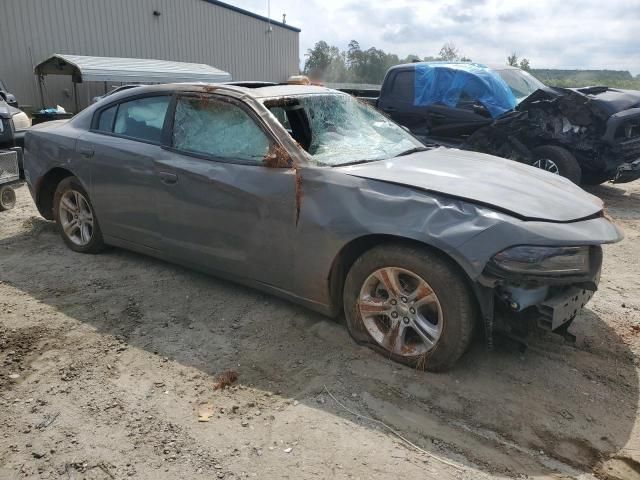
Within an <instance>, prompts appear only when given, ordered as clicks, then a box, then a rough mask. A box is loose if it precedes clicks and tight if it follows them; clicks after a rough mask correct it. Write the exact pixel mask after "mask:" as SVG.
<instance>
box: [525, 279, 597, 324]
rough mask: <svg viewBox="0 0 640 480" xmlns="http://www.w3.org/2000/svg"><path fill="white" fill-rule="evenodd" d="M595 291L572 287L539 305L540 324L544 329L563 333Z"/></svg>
mask: <svg viewBox="0 0 640 480" xmlns="http://www.w3.org/2000/svg"><path fill="white" fill-rule="evenodd" d="M593 294H594V292H593V291H591V290H586V289H583V288H578V287H570V288H569V289H568V290H566V291H564V292H563V293H562V294H560V295H557V296H555V297H552V298H550V299H548V300H545V301H544V302H542V303H540V304H539V305H537V309H538V314H539V316H538V326H540V327H541V328H543V329H544V330H549V331H551V332H554V333H560V334H563V335H564V333H565V332H566V328H567V327H568V326H569V325H567V324H568V323H569V324H570V322H571V321H572V320H573V319H574V318H575V317H576V315H577V314H578V313H579V312H580V311H581V310H582V308H583V307H584V306H585V305H586V304H587V302H588V301H589V300H591V297H593Z"/></svg>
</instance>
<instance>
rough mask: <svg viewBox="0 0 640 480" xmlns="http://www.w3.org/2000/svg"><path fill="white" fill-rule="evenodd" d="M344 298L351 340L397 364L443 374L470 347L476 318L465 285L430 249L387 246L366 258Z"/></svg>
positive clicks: (350, 275) (354, 268) (451, 266)
mask: <svg viewBox="0 0 640 480" xmlns="http://www.w3.org/2000/svg"><path fill="white" fill-rule="evenodd" d="M343 295H344V296H343V298H344V309H345V316H346V319H347V328H348V329H349V333H350V334H351V336H352V337H353V338H354V339H355V340H356V342H358V343H361V344H366V345H367V346H369V347H371V348H372V349H374V350H376V351H378V352H380V353H382V354H383V355H385V356H387V357H389V358H391V359H392V360H394V361H397V362H400V363H404V364H406V365H410V366H414V367H416V368H419V369H426V370H429V371H433V372H435V371H444V370H447V369H449V368H451V367H452V366H453V365H454V364H455V363H456V361H457V360H458V359H459V358H460V357H461V356H462V355H463V354H464V352H465V351H466V350H467V348H468V347H469V344H470V342H471V339H472V335H473V330H474V325H475V323H476V322H475V313H476V312H475V303H474V301H473V297H472V294H471V292H470V289H469V287H468V285H467V282H466V280H465V278H464V276H463V274H462V273H461V272H459V271H458V268H457V267H456V266H455V265H454V264H453V263H452V262H451V261H449V260H448V259H445V258H443V257H442V256H441V255H437V254H435V253H433V252H431V251H429V250H427V249H424V248H419V247H413V246H406V245H401V244H385V245H380V246H378V247H375V248H373V249H371V250H369V251H367V252H365V253H364V254H363V255H362V256H361V257H360V258H358V259H357V260H356V262H355V263H354V264H353V266H352V267H351V269H350V270H349V273H348V274H347V278H346V282H345V286H344V294H343Z"/></svg>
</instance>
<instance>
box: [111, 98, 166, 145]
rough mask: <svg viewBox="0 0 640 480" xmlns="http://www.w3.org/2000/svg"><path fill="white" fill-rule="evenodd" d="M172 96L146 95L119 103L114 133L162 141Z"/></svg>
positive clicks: (150, 140) (155, 141)
mask: <svg viewBox="0 0 640 480" xmlns="http://www.w3.org/2000/svg"><path fill="white" fill-rule="evenodd" d="M170 100H171V97H168V96H162V97H145V98H139V99H137V100H132V101H130V102H123V103H121V104H120V105H118V112H117V114H116V121H115V124H114V127H113V133H116V134H118V135H124V136H125V137H130V138H135V139H139V140H146V141H149V142H154V143H160V139H161V137H162V126H163V125H164V117H165V115H166V113H167V109H168V108H169V101H170Z"/></svg>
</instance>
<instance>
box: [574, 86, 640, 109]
mask: <svg viewBox="0 0 640 480" xmlns="http://www.w3.org/2000/svg"><path fill="white" fill-rule="evenodd" d="M570 90H572V91H574V92H577V93H580V94H582V95H585V96H586V97H587V98H589V99H590V100H591V101H592V102H593V104H594V105H597V107H598V108H599V109H600V110H601V111H603V112H606V113H608V114H609V115H613V114H614V113H618V112H622V111H624V110H628V109H630V108H634V107H639V106H640V91H638V90H620V89H618V88H605V87H586V88H571V89H570Z"/></svg>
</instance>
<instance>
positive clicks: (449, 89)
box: [413, 62, 517, 118]
mask: <svg viewBox="0 0 640 480" xmlns="http://www.w3.org/2000/svg"><path fill="white" fill-rule="evenodd" d="M415 68H416V77H415V79H416V80H415V97H414V101H413V104H414V105H415V106H426V105H433V104H444V105H447V106H449V107H455V106H456V105H458V102H459V100H460V96H461V95H463V100H468V99H472V100H475V101H478V102H480V103H481V104H482V105H484V107H485V108H486V109H487V110H488V111H489V113H490V114H491V116H492V117H493V118H496V117H499V116H500V115H502V114H503V113H505V112H508V111H509V110H513V109H514V108H515V106H516V104H517V101H516V97H514V96H513V93H512V92H511V89H510V88H509V86H508V85H507V84H506V83H505V81H504V80H503V79H502V77H500V75H498V74H497V73H496V72H494V71H492V70H491V69H489V68H487V67H485V66H484V65H480V64H478V63H444V62H439V63H417V64H416V67H415Z"/></svg>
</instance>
